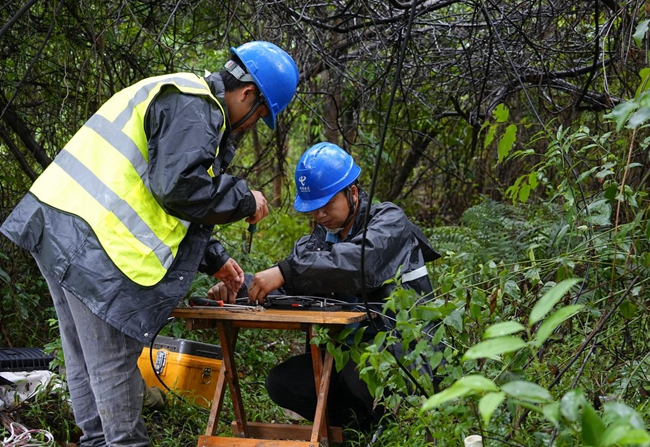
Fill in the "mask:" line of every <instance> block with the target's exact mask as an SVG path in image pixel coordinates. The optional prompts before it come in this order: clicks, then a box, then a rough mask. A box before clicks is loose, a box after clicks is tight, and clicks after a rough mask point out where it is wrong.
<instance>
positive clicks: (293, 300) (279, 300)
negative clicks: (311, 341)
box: [188, 295, 342, 312]
mask: <svg viewBox="0 0 650 447" xmlns="http://www.w3.org/2000/svg"><path fill="white" fill-rule="evenodd" d="M188 303H189V305H190V306H192V307H196V306H207V307H225V308H252V307H256V306H254V305H251V304H248V298H246V297H244V298H238V299H237V303H236V304H228V303H224V302H223V301H220V300H211V299H209V298H205V297H199V296H193V297H191V298H190V299H189V300H188ZM263 307H264V308H266V309H285V310H312V311H319V312H328V311H329V312H331V311H338V310H342V306H341V305H339V304H337V303H335V302H332V301H331V300H328V299H327V298H322V297H316V296H290V295H277V296H275V295H274V296H267V297H266V299H265V300H264V305H263Z"/></svg>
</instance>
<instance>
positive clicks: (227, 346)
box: [217, 321, 250, 438]
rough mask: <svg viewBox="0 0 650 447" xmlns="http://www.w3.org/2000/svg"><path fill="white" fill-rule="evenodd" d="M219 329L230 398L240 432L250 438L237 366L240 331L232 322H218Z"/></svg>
mask: <svg viewBox="0 0 650 447" xmlns="http://www.w3.org/2000/svg"><path fill="white" fill-rule="evenodd" d="M217 329H218V330H219V339H220V340H221V352H222V354H223V365H222V366H223V367H224V368H225V372H224V373H225V378H226V380H227V381H228V385H229V388H230V398H231V400H232V407H233V412H234V413H235V420H236V422H237V430H238V433H240V434H241V435H242V437H244V438H249V437H250V433H249V431H248V423H247V422H246V410H244V405H243V404H242V398H241V391H240V389H239V377H238V376H237V368H236V366H235V343H236V341H237V335H238V333H239V329H238V328H233V327H232V325H231V324H230V323H227V322H224V321H219V322H217Z"/></svg>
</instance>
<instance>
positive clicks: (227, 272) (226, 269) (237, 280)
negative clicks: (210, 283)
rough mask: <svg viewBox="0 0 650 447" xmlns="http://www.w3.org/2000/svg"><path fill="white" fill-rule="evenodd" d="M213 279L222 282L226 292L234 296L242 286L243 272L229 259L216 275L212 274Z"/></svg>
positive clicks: (235, 262)
mask: <svg viewBox="0 0 650 447" xmlns="http://www.w3.org/2000/svg"><path fill="white" fill-rule="evenodd" d="M214 277H215V278H218V279H220V280H221V281H223V283H224V284H225V285H226V287H227V288H228V290H230V291H231V292H233V293H235V294H236V293H237V292H238V291H239V289H240V288H241V286H242V284H244V271H243V270H242V269H241V267H240V266H239V264H237V261H235V260H234V259H233V258H229V259H228V260H227V261H226V263H225V264H224V265H223V266H222V267H221V268H220V269H219V270H218V271H217V273H215V274H214Z"/></svg>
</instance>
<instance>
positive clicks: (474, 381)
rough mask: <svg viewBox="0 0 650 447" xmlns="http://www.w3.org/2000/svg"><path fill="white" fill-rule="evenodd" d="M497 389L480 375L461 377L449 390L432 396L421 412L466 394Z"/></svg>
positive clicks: (491, 382)
mask: <svg viewBox="0 0 650 447" xmlns="http://www.w3.org/2000/svg"><path fill="white" fill-rule="evenodd" d="M498 389H499V388H498V387H497V386H496V385H495V384H494V382H493V381H491V380H490V379H488V378H486V377H483V376H481V375H480V374H472V375H469V376H465V377H461V378H460V379H458V380H457V381H456V382H454V383H453V384H452V385H451V386H450V387H449V388H447V389H445V390H443V391H441V392H439V393H437V394H434V395H433V396H431V397H430V398H429V399H427V401H426V402H425V403H424V404H423V405H422V411H425V410H430V409H432V408H435V407H437V406H440V405H442V404H443V403H445V402H449V401H451V400H454V399H458V398H460V397H464V396H466V395H468V394H477V393H480V392H483V391H498Z"/></svg>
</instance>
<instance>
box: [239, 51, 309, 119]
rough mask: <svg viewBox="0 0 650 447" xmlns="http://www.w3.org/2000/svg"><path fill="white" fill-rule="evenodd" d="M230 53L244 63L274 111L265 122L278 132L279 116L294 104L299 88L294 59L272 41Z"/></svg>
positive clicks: (270, 108)
mask: <svg viewBox="0 0 650 447" xmlns="http://www.w3.org/2000/svg"><path fill="white" fill-rule="evenodd" d="M230 52H231V53H232V54H236V55H237V56H238V57H239V59H240V60H241V61H242V63H243V64H244V66H245V67H246V70H247V71H248V73H250V74H251V76H252V77H253V80H254V81H255V84H256V85H257V88H259V89H260V92H261V93H262V96H264V99H265V100H266V105H267V106H268V108H269V111H270V112H271V113H270V114H269V115H268V116H265V117H264V118H263V119H264V122H265V123H266V125H267V126H269V127H270V128H271V129H275V117H276V115H277V114H278V113H280V112H281V111H282V110H284V108H285V107H286V106H287V105H288V104H289V103H290V102H291V99H292V98H293V95H294V94H295V93H296V87H297V86H298V78H299V73H298V67H297V66H296V63H295V62H294V61H293V59H292V58H291V56H289V54H288V53H287V52H286V51H284V50H283V49H282V48H280V47H278V46H277V45H274V44H272V43H270V42H262V41H253V42H248V43H245V44H243V45H240V46H238V47H237V48H234V47H231V48H230Z"/></svg>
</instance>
